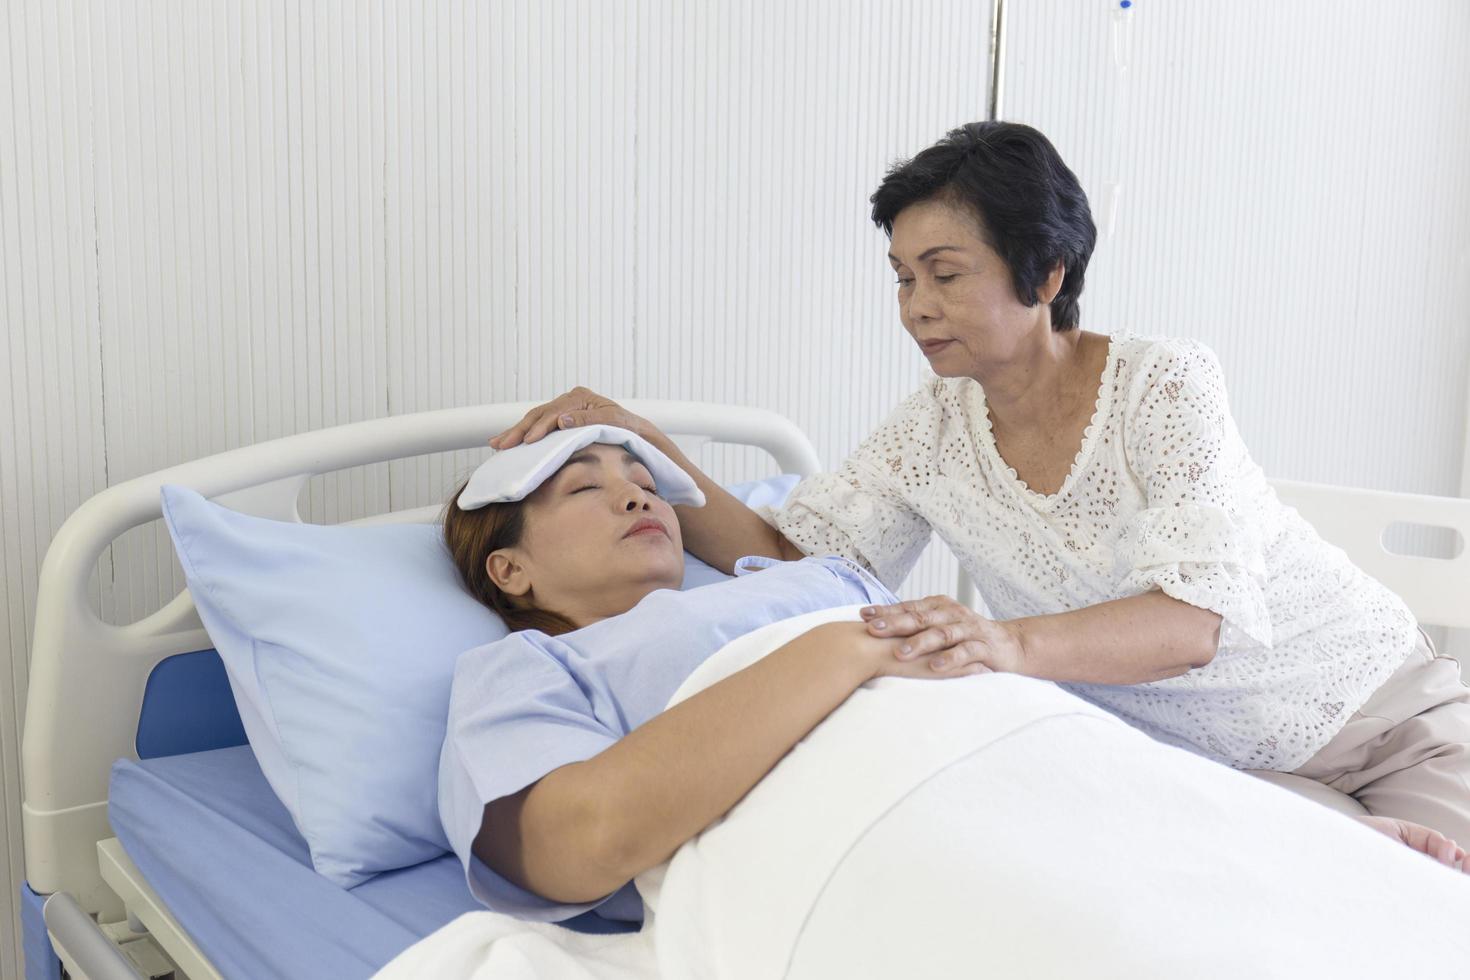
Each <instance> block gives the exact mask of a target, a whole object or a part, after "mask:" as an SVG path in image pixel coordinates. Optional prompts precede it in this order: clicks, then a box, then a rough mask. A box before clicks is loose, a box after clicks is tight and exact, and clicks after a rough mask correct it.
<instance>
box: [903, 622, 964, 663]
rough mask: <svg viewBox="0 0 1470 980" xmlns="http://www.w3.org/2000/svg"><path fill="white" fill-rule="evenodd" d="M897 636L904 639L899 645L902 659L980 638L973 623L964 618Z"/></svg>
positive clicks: (935, 651) (946, 648)
mask: <svg viewBox="0 0 1470 980" xmlns="http://www.w3.org/2000/svg"><path fill="white" fill-rule="evenodd" d="M895 638H897V639H900V640H901V641H902V642H901V643H900V644H899V647H898V656H899V659H900V660H912V659H914V658H915V657H923V656H926V655H928V654H931V653H943V652H945V651H947V650H950V649H951V648H952V647H956V646H958V645H960V644H962V643H966V642H968V641H971V640H976V639H979V637H977V636H976V635H975V633H974V631H973V628H972V625H971V624H970V623H968V622H966V621H964V620H954V621H951V622H947V623H939V624H937V625H934V626H929V627H926V628H924V629H921V630H917V631H916V632H914V633H912V634H910V635H908V636H903V635H902V634H899V635H898V636H897V637H895Z"/></svg>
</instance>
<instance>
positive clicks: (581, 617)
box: [541, 582, 665, 629]
mask: <svg viewBox="0 0 1470 980" xmlns="http://www.w3.org/2000/svg"><path fill="white" fill-rule="evenodd" d="M664 587H665V586H661V585H658V584H652V585H646V584H644V583H637V584H635V583H631V582H630V583H627V587H625V588H621V589H618V590H616V591H603V592H598V593H597V594H595V595H592V594H583V595H573V596H564V597H561V598H560V599H558V600H552V601H549V602H547V603H546V604H545V605H542V606H541V608H543V609H547V610H550V611H553V612H555V613H556V614H557V615H558V616H561V617H563V618H565V619H566V620H568V621H569V622H570V623H572V625H573V626H575V627H576V628H577V629H581V628H582V627H584V626H591V625H592V624H593V623H600V622H601V621H602V620H604V619H611V618H612V617H614V616H621V615H622V614H623V613H625V612H627V611H628V610H630V609H632V608H633V607H634V606H636V605H638V603H640V602H642V601H643V599H644V597H646V596H647V595H648V594H649V593H650V592H654V591H656V590H658V589H660V588H664Z"/></svg>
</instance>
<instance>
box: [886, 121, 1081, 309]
mask: <svg viewBox="0 0 1470 980" xmlns="http://www.w3.org/2000/svg"><path fill="white" fill-rule="evenodd" d="M870 200H871V201H872V203H873V223H874V224H876V225H877V226H878V227H880V228H882V229H883V231H884V233H885V234H887V235H888V236H889V237H892V236H893V221H894V219H895V218H897V217H898V214H899V212H901V211H902V210H903V209H904V208H907V207H908V206H910V205H912V204H918V203H919V202H921V201H929V200H941V201H945V202H946V203H950V204H954V205H957V206H959V207H961V208H963V209H965V210H968V211H969V212H970V213H971V214H972V215H973V216H974V217H975V218H977V219H978V220H979V222H980V230H981V235H982V237H983V238H984V240H985V242H986V244H988V245H989V246H990V247H991V248H993V249H995V251H996V252H997V253H999V255H1000V257H1001V258H1003V259H1005V261H1006V264H1007V265H1008V266H1010V268H1011V278H1012V281H1013V283H1014V285H1015V290H1016V296H1017V297H1018V298H1019V299H1020V300H1021V302H1023V303H1025V304H1026V305H1028V306H1034V305H1035V304H1036V303H1037V302H1038V297H1037V295H1036V291H1037V289H1038V288H1039V287H1040V286H1041V284H1042V283H1043V282H1044V281H1045V280H1046V277H1047V274H1048V273H1049V272H1051V270H1052V267H1053V266H1055V265H1056V264H1057V263H1058V262H1060V263H1062V265H1063V267H1065V268H1066V270H1067V274H1066V276H1065V277H1064V278H1063V280H1062V288H1061V291H1060V292H1058V293H1057V295H1056V298H1055V299H1053V300H1052V302H1051V322H1052V329H1054V330H1057V331H1062V330H1071V329H1073V328H1075V327H1076V326H1077V325H1078V323H1079V322H1080V319H1079V318H1080V311H1079V309H1078V305H1077V300H1078V297H1080V296H1081V295H1082V283H1083V279H1084V278H1085V276H1086V273H1087V261H1088V259H1090V258H1091V257H1092V249H1093V246H1094V245H1096V244H1097V226H1096V225H1094V224H1093V222H1092V210H1091V208H1090V207H1089V206H1088V204H1087V195H1086V194H1085V193H1083V191H1082V185H1081V184H1079V183H1078V182H1077V176H1076V175H1075V174H1073V173H1072V171H1071V170H1069V169H1068V168H1067V165H1066V164H1065V163H1063V162H1062V158H1061V155H1060V154H1059V153H1057V150H1056V147H1054V146H1052V145H1051V141H1050V140H1048V139H1047V138H1046V137H1045V136H1043V135H1042V134H1041V133H1040V132H1038V131H1037V130H1035V129H1032V128H1031V127H1030V126H1024V125H1022V124H1020V123H1011V122H973V123H969V124H967V125H964V126H961V127H959V128H958V129H952V130H950V131H949V132H948V133H947V134H946V135H945V137H944V138H943V139H941V140H940V141H939V142H937V143H935V144H934V145H933V146H931V147H929V148H928V149H926V150H924V151H923V152H921V153H919V155H918V156H916V157H914V158H913V159H912V160H904V161H901V162H899V163H897V164H894V166H893V167H892V168H891V169H890V170H889V171H888V174H887V176H885V177H884V178H883V183H882V184H880V185H878V189H877V190H876V191H874V192H873V196H872V197H871V198H870Z"/></svg>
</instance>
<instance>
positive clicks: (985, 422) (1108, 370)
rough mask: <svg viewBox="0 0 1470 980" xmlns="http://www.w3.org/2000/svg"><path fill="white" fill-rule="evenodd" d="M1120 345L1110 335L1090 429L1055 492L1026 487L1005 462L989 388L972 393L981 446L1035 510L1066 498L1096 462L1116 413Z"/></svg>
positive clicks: (978, 385) (978, 386) (1087, 430)
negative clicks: (987, 397)
mask: <svg viewBox="0 0 1470 980" xmlns="http://www.w3.org/2000/svg"><path fill="white" fill-rule="evenodd" d="M1120 346H1121V338H1119V337H1116V336H1112V335H1109V337H1108V357H1107V360H1106V361H1105V362H1104V364H1103V369H1102V377H1101V378H1099V379H1098V392H1097V400H1096V402H1095V403H1094V404H1093V408H1092V419H1091V421H1089V422H1088V423H1087V428H1086V429H1084V430H1083V431H1082V445H1080V446H1079V447H1078V448H1077V455H1076V456H1074V457H1073V458H1072V467H1071V469H1069V470H1068V471H1067V478H1066V479H1065V480H1063V481H1062V485H1061V486H1060V487H1058V488H1057V490H1056V492H1055V493H1040V492H1038V491H1036V490H1033V489H1031V488H1030V487H1029V486H1027V485H1026V481H1025V480H1022V479H1021V477H1020V476H1019V475H1018V474H1017V473H1016V468H1015V467H1014V466H1011V465H1010V464H1009V463H1007V462H1006V461H1005V457H1003V456H1002V455H1001V454H1000V449H999V448H998V447H997V446H996V444H995V432H994V430H993V429H992V428H991V425H990V406H989V404H988V403H987V402H986V400H985V389H984V387H982V386H981V385H980V383H979V382H976V383H975V384H974V385H973V386H972V388H971V390H972V392H973V397H974V398H975V402H976V404H975V406H974V412H975V418H976V423H975V424H976V428H977V430H978V433H979V437H980V444H981V446H982V447H983V450H984V452H986V453H987V454H989V456H990V462H991V463H993V464H994V465H995V466H997V467H998V468H999V469H1000V470H1001V471H1002V472H1004V473H1005V474H1006V475H1007V476H1008V477H1009V480H1008V483H1009V485H1010V487H1011V489H1012V490H1013V491H1014V492H1015V493H1016V495H1017V496H1018V497H1020V498H1021V499H1022V500H1024V501H1026V502H1027V503H1028V504H1030V505H1031V506H1032V507H1035V508H1037V509H1040V510H1045V509H1047V508H1049V507H1051V506H1052V505H1054V504H1055V503H1056V502H1057V501H1059V500H1062V499H1063V498H1065V497H1066V496H1067V494H1068V493H1070V492H1071V490H1072V485H1073V484H1074V483H1075V482H1076V481H1077V475H1078V474H1079V473H1081V472H1082V471H1083V470H1084V469H1086V468H1087V463H1088V462H1089V461H1090V460H1091V459H1092V454H1093V452H1094V451H1095V449H1096V446H1097V440H1098V438H1099V430H1100V429H1101V428H1102V424H1101V423H1102V422H1103V420H1105V419H1106V418H1107V417H1108V413H1109V412H1110V411H1111V410H1112V405H1113V392H1114V389H1115V388H1116V387H1117V379H1116V378H1115V377H1114V375H1115V373H1116V370H1117V361H1118V349H1119V347H1120Z"/></svg>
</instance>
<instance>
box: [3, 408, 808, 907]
mask: <svg viewBox="0 0 1470 980" xmlns="http://www.w3.org/2000/svg"><path fill="white" fill-rule="evenodd" d="M536 404H537V403H535V402H519V403H505V404H498V405H484V406H479V407H473V408H455V409H445V410H442V411H434V412H421V413H417V414H413V415H402V416H397V417H394V418H385V419H376V420H372V421H368V422H355V423H352V424H349V425H342V426H336V427H334V428H329V429H321V430H318V431H315V432H307V433H302V434H301V435H295V436H287V437H285V438H281V439H273V440H270V441H268V442H262V443H257V444H255V445H252V446H245V447H242V448H239V449H233V450H230V451H228V452H224V453H220V454H218V455H215V456H210V457H207V458H204V459H199V460H195V461H193V462H189V463H184V464H181V465H179V466H174V467H170V468H169V469H165V470H160V471H158V472H156V473H150V474H148V475H147V476H141V477H138V478H137V479H134V480H129V481H127V482H125V483H119V484H117V485H116V486H112V487H108V488H107V489H106V490H103V491H102V492H101V493H99V494H97V495H96V496H94V497H92V498H91V499H89V500H87V501H86V502H85V503H83V504H82V505H81V506H80V507H78V508H77V510H76V511H75V512H74V513H73V514H72V515H71V516H70V517H69V518H67V520H66V522H65V523H64V524H62V526H61V528H60V530H58V531H57V533H56V536H55V537H54V538H53V539H52V541H51V545H50V547H49V548H48V549H47V551H46V558H45V560H44V561H43V563H42V565H41V574H40V580H39V584H38V587H37V596H36V621H35V636H34V642H33V643H32V647H31V665H30V687H29V690H28V691H27V697H26V718H25V732H24V735H23V738H22V744H21V755H22V762H23V769H22V777H23V781H22V786H23V796H24V799H23V803H22V821H23V827H24V834H25V861H26V879H27V881H28V882H29V883H30V886H31V888H32V889H33V890H35V891H36V892H38V893H42V894H45V893H49V892H55V891H67V892H70V893H71V894H72V895H73V896H75V897H76V899H77V900H78V901H79V902H80V903H81V905H82V907H83V908H84V909H86V910H87V911H89V912H97V911H104V912H108V913H111V914H112V915H114V916H115V915H120V914H121V911H122V909H121V906H120V905H118V904H117V901H116V899H115V897H114V896H112V894H111V892H110V890H109V889H108V888H107V887H106V886H105V885H104V884H103V883H102V880H101V877H100V875H99V874H98V870H97V859H96V843H97V842H98V841H100V840H104V839H106V838H108V837H111V836H113V835H112V831H111V829H110V828H109V825H108V821H107V790H108V775H109V770H110V769H111V766H112V763H113V761H114V760H116V759H119V758H123V757H128V758H136V748H135V739H136V735H137V729H138V720H139V712H140V707H141V705H142V702H143V694H144V690H145V686H146V685H147V682H148V678H149V676H150V674H151V673H152V671H153V669H154V667H155V666H157V665H158V664H159V663H160V662H162V661H163V660H165V659H166V658H169V657H172V656H175V655H177V654H180V653H189V652H193V651H197V650H206V649H210V648H212V647H213V643H212V642H211V641H210V639H209V636H208V634H206V633H205V631H204V628H203V626H202V625H201V624H200V622H199V617H198V615H197V614H196V613H195V610H194V604H193V601H192V600H191V599H190V597H189V593H188V591H187V590H185V591H183V592H181V593H179V595H177V596H175V597H174V598H173V599H172V600H171V601H170V602H168V603H167V604H166V605H164V607H163V608H162V609H159V610H158V611H157V612H155V613H153V614H152V615H149V616H147V617H145V618H143V619H141V620H139V621H137V622H135V623H129V624H127V625H125V626H117V625H113V624H110V623H106V622H103V621H102V619H101V618H100V617H99V616H98V615H97V613H96V612H95V611H94V610H93V609H92V606H91V604H90V602H89V601H88V599H87V581H88V577H89V576H90V575H91V573H92V569H93V568H94V566H95V565H96V563H97V561H98V559H99V558H100V557H101V555H102V553H103V551H104V550H105V549H106V548H107V546H108V545H109V544H111V543H112V542H113V541H114V540H115V539H116V538H117V537H119V536H120V535H121V534H123V533H124V532H126V531H128V530H129V529H131V528H134V527H137V526H139V525H142V524H147V523H149V522H150V521H154V520H157V519H158V518H159V517H160V516H161V510H162V508H161V506H160V501H159V488H160V487H162V486H163V485H164V484H165V483H176V484H181V485H183V486H187V487H191V488H193V489H194V490H197V491H199V492H200V493H202V494H203V495H204V496H206V497H210V498H213V499H216V500H218V501H220V502H221V503H223V504H225V505H227V506H229V507H232V508H234V509H236V510H240V511H243V512H246V513H250V514H255V515H258V516H262V517H271V518H275V519H277V520H292V521H299V520H301V516H300V514H299V512H298V511H297V501H298V499H299V497H300V495H301V491H302V489H303V487H304V486H305V485H306V481H307V480H308V479H309V478H311V477H312V476H316V475H318V474H322V473H331V472H334V471H336V470H341V469H346V468H348V467H352V466H360V465H363V464H367V463H381V462H386V461H389V460H396V459H404V458H407V457H411V456H420V455H424V454H427V453H437V452H448V451H451V450H457V449H471V448H480V447H483V446H484V445H485V440H486V439H487V438H488V437H489V436H490V435H492V434H493V433H495V432H499V431H501V430H503V429H505V428H508V427H509V426H510V425H512V424H513V423H515V422H516V421H517V420H519V419H520V418H521V416H522V415H524V414H525V413H526V412H527V411H528V410H530V409H531V408H533V407H535V405H536ZM623 404H624V407H626V408H627V409H628V410H629V411H631V412H633V413H635V414H638V415H641V416H643V417H644V418H647V419H649V420H650V421H651V422H653V423H654V424H655V425H657V426H659V428H661V429H662V430H663V431H664V432H666V433H668V434H669V435H670V436H671V437H673V438H674V439H675V440H676V441H678V442H679V443H680V444H681V446H682V447H684V448H686V449H690V448H693V447H695V446H697V445H698V444H699V443H703V442H715V443H726V444H733V445H743V446H753V447H756V448H759V449H762V450H765V451H766V452H767V453H769V454H770V455H771V456H772V457H773V458H774V459H775V461H776V464H777V465H778V466H779V467H780V469H781V471H782V472H786V473H799V474H802V475H807V474H811V473H815V472H817V470H818V469H819V468H820V462H819V460H818V459H817V454H816V451H815V450H814V449H813V448H812V444H811V442H810V440H808V439H807V437H806V436H805V434H803V433H802V432H801V430H800V429H798V428H797V427H796V426H795V425H794V424H793V423H792V422H790V421H789V420H787V419H785V418H783V417H782V416H780V415H777V414H776V413H774V412H768V411H765V410H762V409H754V408H744V407H739V406H733V405H712V404H708V403H703V402H678V401H655V400H636V399H635V400H630V401H627V402H625V403H623ZM439 509H440V508H439V506H437V505H436V506H428V507H420V508H415V509H413V510H406V511H400V512H395V513H392V514H385V515H380V516H377V517H372V518H367V519H366V520H364V521H359V522H354V523H384V522H390V521H395V522H396V521H429V520H433V519H435V518H436V517H437V514H438V512H439Z"/></svg>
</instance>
